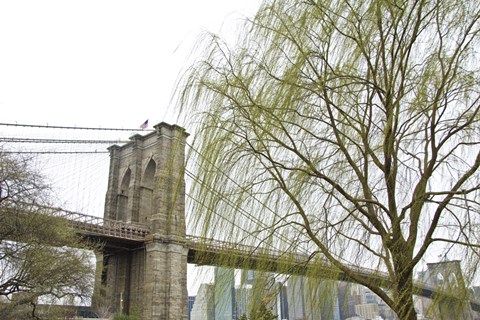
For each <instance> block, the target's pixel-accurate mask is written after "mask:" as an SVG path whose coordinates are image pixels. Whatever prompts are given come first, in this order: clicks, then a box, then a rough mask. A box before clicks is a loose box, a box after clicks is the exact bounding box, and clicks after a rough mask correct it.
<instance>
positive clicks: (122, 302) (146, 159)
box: [49, 123, 480, 320]
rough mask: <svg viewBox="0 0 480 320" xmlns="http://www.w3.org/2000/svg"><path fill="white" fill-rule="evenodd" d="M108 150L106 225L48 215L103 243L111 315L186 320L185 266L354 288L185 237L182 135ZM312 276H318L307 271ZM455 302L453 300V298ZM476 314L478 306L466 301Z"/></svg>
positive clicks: (327, 267)
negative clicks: (322, 281) (135, 313)
mask: <svg viewBox="0 0 480 320" xmlns="http://www.w3.org/2000/svg"><path fill="white" fill-rule="evenodd" d="M154 128H155V130H154V131H153V132H150V133H148V134H145V135H140V134H136V135H134V136H132V137H131V138H130V141H129V142H127V143H125V144H122V145H113V146H111V147H109V152H110V171H109V179H108V189H107V194H106V200H105V211H104V216H103V218H101V217H99V216H91V215H86V214H82V213H78V212H72V211H67V210H63V209H55V208H50V209H49V213H50V214H51V215H54V216H57V217H59V218H64V219H67V220H68V221H69V222H70V223H71V224H72V226H73V227H74V228H75V230H76V231H77V233H79V234H80V235H81V236H82V237H84V238H85V239H87V240H92V241H95V243H99V242H100V243H102V246H101V250H100V252H98V253H97V254H96V255H97V272H96V279H95V281H96V284H95V287H96V288H97V290H99V289H98V288H100V287H101V288H103V289H102V290H103V292H102V295H104V296H105V297H106V299H108V301H109V303H110V304H111V305H112V306H113V307H114V308H115V309H116V310H121V311H123V312H126V313H128V312H129V310H130V309H131V308H132V306H136V307H138V308H139V309H140V311H141V314H142V316H143V319H147V320H153V319H186V318H187V301H188V299H187V296H188V293H187V264H188V263H193V264H197V265H210V266H221V267H228V268H241V269H251V270H261V271H266V272H271V273H280V274H287V275H310V276H311V275H312V274H314V275H315V276H317V277H321V278H323V279H328V280H341V281H350V282H351V281H353V280H352V279H351V278H349V277H348V276H346V275H345V274H344V273H342V272H340V271H338V270H336V268H334V267H333V266H332V265H331V264H330V263H329V262H328V261H327V260H323V259H321V258H317V257H312V255H309V254H306V253H301V252H299V253H295V254H293V255H292V253H286V252H285V251H281V250H275V249H272V248H270V247H268V246H263V245H261V244H259V245H245V244H240V243H233V242H228V241H221V240H218V239H208V238H203V237H199V236H195V235H189V234H187V233H186V219H185V179H184V173H185V168H184V163H185V152H184V150H185V143H186V137H187V134H186V133H185V131H184V129H183V128H181V127H179V126H176V125H169V124H166V123H160V124H157V125H156V126H155V127H154ZM312 268H315V273H312V272H310V269H312ZM356 270H357V271H356V273H357V275H360V276H361V277H363V278H366V279H369V280H370V281H375V282H378V283H380V284H381V285H382V286H383V287H385V288H386V289H387V290H388V288H389V286H391V283H390V282H389V280H388V279H389V278H388V276H387V274H384V273H382V272H379V271H378V270H370V269H368V268H357V269H356ZM415 292H416V294H417V295H419V296H423V297H427V298H434V297H435V295H438V294H439V293H438V292H437V291H436V288H434V287H433V286H431V285H429V284H426V283H422V282H416V283H415ZM450 298H455V297H450ZM470 306H471V308H472V310H474V311H480V302H478V301H470Z"/></svg>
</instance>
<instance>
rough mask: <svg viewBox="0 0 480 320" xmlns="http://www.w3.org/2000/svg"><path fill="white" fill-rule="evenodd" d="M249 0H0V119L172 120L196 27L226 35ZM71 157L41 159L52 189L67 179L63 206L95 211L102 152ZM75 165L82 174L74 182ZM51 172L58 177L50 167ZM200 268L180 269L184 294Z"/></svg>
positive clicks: (103, 175) (110, 123) (101, 189)
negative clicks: (71, 160)
mask: <svg viewBox="0 0 480 320" xmlns="http://www.w3.org/2000/svg"><path fill="white" fill-rule="evenodd" d="M259 5H260V0H203V1H198V0H187V1H185V0H184V1H159V0H157V1H150V0H147V1H143V0H141V1H124V0H82V1H69V0H30V1H24V0H11V1H10V0H0V123H15V122H16V123H19V124H42V125H46V124H49V125H61V126H87V127H103V128H108V127H113V128H138V127H139V125H140V124H141V123H143V122H144V121H145V120H146V119H149V123H150V127H151V126H152V125H153V124H155V123H157V122H161V121H166V122H169V123H174V122H175V119H176V118H175V116H174V115H175V110H173V107H171V106H169V103H170V99H171V95H172V91H173V89H174V84H175V82H176V80H177V79H178V76H179V73H180V72H181V70H182V69H183V68H186V67H187V66H188V65H189V64H188V63H186V59H187V55H188V54H189V53H190V52H191V50H192V48H193V46H194V44H195V42H196V41H198V39H199V35H200V34H201V33H202V32H203V31H205V30H209V31H213V32H216V33H219V32H220V31H222V32H223V34H224V37H231V31H233V30H235V25H236V24H239V23H240V22H241V20H242V19H243V18H244V16H252V15H253V14H254V13H255V11H256V10H257V9H258V6H259ZM0 129H1V130H0V136H1V135H7V136H12V135H15V133H12V128H0ZM2 130H5V131H4V132H3V133H2ZM21 133H22V134H23V135H26V136H29V135H31V134H33V132H31V131H29V129H22V131H21ZM62 134H63V133H62ZM127 136H128V135H127ZM56 138H58V137H56ZM68 138H75V137H73V136H72V137H68ZM119 138H120V137H119ZM121 138H123V139H125V138H126V137H125V135H122V137H121ZM99 148H100V149H101V150H103V149H104V147H99ZM55 159H56V158H55ZM75 159H76V160H75V163H76V168H75V169H71V168H70V167H67V164H66V163H65V161H64V159H63V158H62V159H60V160H58V161H53V162H52V161H51V160H48V161H49V162H50V163H51V165H50V168H47V169H48V170H47V171H52V170H53V171H55V172H61V175H60V177H61V179H62V180H64V181H60V184H61V183H62V182H64V183H65V184H66V185H68V186H69V189H68V190H70V191H67V193H60V194H59V196H60V197H63V198H64V199H63V201H67V202H68V201H70V202H71V199H68V196H65V194H67V195H68V194H72V191H71V187H72V186H74V187H76V188H77V189H76V190H80V191H75V192H73V195H74V196H73V197H72V198H74V200H75V201H80V202H83V203H79V204H76V203H73V204H71V205H73V206H74V208H73V209H76V210H79V211H81V212H84V211H85V212H86V213H89V214H97V215H101V209H98V208H102V206H103V205H102V204H103V200H104V194H105V188H106V181H107V174H108V161H105V159H108V156H104V158H100V160H99V162H98V163H95V162H92V161H83V160H82V159H81V158H79V157H76V158H75ZM102 159H103V160H102ZM78 172H83V173H84V174H82V176H83V178H84V179H87V180H86V181H84V182H81V181H80V182H77V179H79V178H78V176H79V175H78V174H77V173H78ZM85 172H88V173H89V174H85ZM54 180H55V181H54V182H55V183H56V184H59V183H58V182H57V181H56V180H58V175H57V177H56V178H54ZM82 185H86V187H84V188H83V189H82V187H81V186H82ZM79 194H82V196H81V197H79V196H78V195H79ZM85 203H88V204H89V205H92V204H93V209H90V208H89V207H85V206H86V204H85ZM97 211H98V213H97ZM92 212H93V213H92ZM99 213H100V214H99ZM189 270H190V271H189V274H195V273H196V272H195V271H200V273H202V271H201V269H196V270H195V271H193V267H192V266H189ZM204 278H205V277H204V276H201V277H198V275H197V276H193V277H189V291H190V294H192V293H194V292H195V291H196V288H197V287H198V285H199V284H200V283H199V282H198V281H197V282H196V283H192V281H193V280H192V279H204ZM200 282H202V281H200Z"/></svg>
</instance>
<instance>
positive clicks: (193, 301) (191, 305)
mask: <svg viewBox="0 0 480 320" xmlns="http://www.w3.org/2000/svg"><path fill="white" fill-rule="evenodd" d="M194 303H195V297H194V296H193V297H192V296H189V297H188V320H191V317H190V316H191V313H192V308H193V304H194Z"/></svg>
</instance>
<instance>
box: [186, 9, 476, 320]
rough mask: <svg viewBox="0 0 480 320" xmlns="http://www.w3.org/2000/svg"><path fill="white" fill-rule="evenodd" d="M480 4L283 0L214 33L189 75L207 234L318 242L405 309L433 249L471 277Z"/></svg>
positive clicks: (332, 261) (198, 194)
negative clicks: (457, 261) (378, 277)
mask: <svg viewBox="0 0 480 320" xmlns="http://www.w3.org/2000/svg"><path fill="white" fill-rule="evenodd" d="M479 18H480V7H479V6H478V3H477V2H476V1H468V0H467V1H459V0H417V1H394V0H391V1H385V0H366V1H356V0H350V1H348V0H331V1H328V0H322V1H313V0H304V1H293V0H292V1H289V0H279V1H273V0H272V1H265V2H264V3H263V5H262V7H261V8H260V10H259V11H258V13H257V15H256V16H255V17H254V18H253V19H251V20H249V21H247V23H246V24H245V29H244V33H243V34H241V41H239V43H238V44H236V45H234V46H230V45H228V44H227V43H225V42H223V41H222V40H221V39H219V37H217V36H215V35H209V39H207V40H208V41H206V42H205V43H206V45H205V55H204V58H203V59H201V60H200V61H198V62H197V63H195V64H194V65H193V66H192V67H191V68H190V69H189V70H188V71H187V73H186V75H185V76H184V77H183V78H182V80H181V82H180V86H179V89H178V90H179V91H178V99H179V104H180V105H181V107H182V108H183V109H182V112H183V114H185V115H186V117H191V118H190V119H191V120H192V121H193V122H194V126H195V127H196V128H197V132H196V134H195V137H196V139H195V141H194V143H193V150H196V151H198V154H199V155H197V156H196V157H195V160H194V161H195V162H194V167H195V168H197V169H198V171H197V172H195V175H194V186H193V189H192V191H191V193H190V196H192V197H193V198H194V199H195V202H192V206H193V208H192V209H193V210H192V211H194V212H195V214H199V215H200V214H201V213H203V214H202V215H201V216H200V217H201V218H199V219H200V220H201V221H202V226H203V227H202V228H201V231H202V232H203V234H204V235H205V236H207V237H211V236H213V237H227V238H228V239H230V240H232V241H239V242H241V241H243V242H244V243H251V244H258V243H263V244H264V245H267V244H268V245H271V246H274V247H276V248H278V249H280V250H283V251H285V252H294V251H304V252H305V251H306V252H307V253H308V254H311V256H312V261H314V262H313V263H317V264H318V265H320V264H327V265H329V266H330V267H331V268H332V269H335V270H336V271H337V272H341V273H342V274H345V275H346V276H347V277H348V278H350V279H352V280H354V281H355V282H358V283H360V284H362V285H365V286H366V287H368V288H370V289H371V290H372V291H373V292H374V293H376V294H377V295H378V296H379V297H381V298H382V299H383V300H384V301H385V302H386V303H387V304H388V305H389V306H390V307H391V308H392V309H393V310H394V311H395V312H396V314H397V315H398V317H399V318H400V319H416V312H415V309H414V300H413V294H414V285H413V284H414V274H415V272H416V271H419V269H420V268H421V267H422V265H424V263H425V262H426V261H427V260H429V259H435V258H436V257H437V256H438V255H439V254H440V255H442V256H445V255H447V254H448V255H449V257H451V258H461V259H462V263H463V267H464V271H471V272H467V273H466V274H467V277H466V278H467V280H471V279H472V278H473V277H474V275H475V274H474V271H475V270H476V267H477V265H478V257H479V256H478V253H479V245H480V243H479V236H480V233H479V218H480V216H479V213H480V210H479V209H480V207H479V201H480V200H479V199H480V194H479V188H480V182H479V181H480V176H479V172H478V167H479V166H480V151H479V150H480V148H479V143H480V130H479V129H480V127H479V120H480V115H479V108H480V104H479V98H480V82H479V80H480V79H479V65H478V61H479V58H480V54H479V52H478V48H479V28H480V19H479ZM249 215H250V216H249ZM224 218H228V220H230V221H233V222H234V223H233V224H230V223H229V222H226V219H224ZM362 268H370V269H374V270H377V272H378V273H380V272H382V273H383V274H384V276H385V277H386V278H387V279H388V281H389V282H390V283H391V285H390V289H389V291H387V290H385V289H384V288H382V287H381V284H380V283H379V282H378V281H374V280H372V279H371V278H368V277H364V276H361V273H359V272H358V270H362ZM319 269H320V268H319ZM312 272H313V271H312Z"/></svg>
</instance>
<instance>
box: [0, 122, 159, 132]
mask: <svg viewBox="0 0 480 320" xmlns="http://www.w3.org/2000/svg"><path fill="white" fill-rule="evenodd" d="M0 126H9V127H27V128H42V129H69V130H101V131H142V132H152V131H155V129H142V128H135V129H124V128H95V127H72V126H50V125H40V124H20V123H0Z"/></svg>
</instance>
